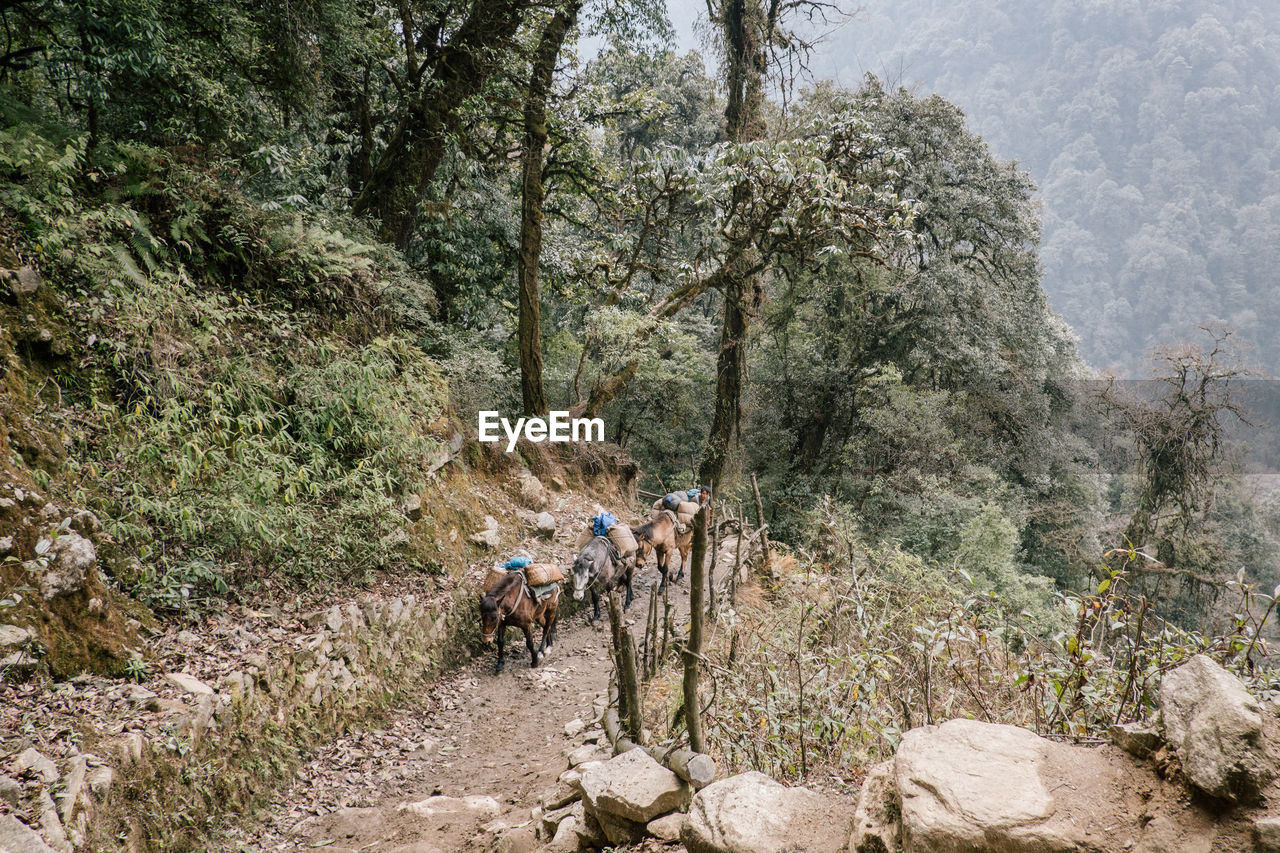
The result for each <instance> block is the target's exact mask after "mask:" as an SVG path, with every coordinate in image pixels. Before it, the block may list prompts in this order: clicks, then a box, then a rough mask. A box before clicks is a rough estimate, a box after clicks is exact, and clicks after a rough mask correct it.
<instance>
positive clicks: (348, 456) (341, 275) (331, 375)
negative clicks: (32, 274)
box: [0, 126, 446, 610]
mask: <svg viewBox="0 0 1280 853" xmlns="http://www.w3.org/2000/svg"><path fill="white" fill-rule="evenodd" d="M7 133H9V137H8V138H9V139H11V140H16V141H17V142H19V143H20V144H16V145H14V146H12V147H8V148H6V149H5V153H4V157H5V158H6V160H5V162H4V164H3V166H4V167H6V171H5V177H6V178H7V180H5V181H2V182H0V200H3V202H4V204H5V205H6V206H7V207H8V209H9V210H10V211H12V212H13V214H15V215H17V216H20V217H21V219H22V222H23V224H24V226H25V228H26V230H27V234H28V238H27V239H28V241H29V243H30V244H31V245H33V246H34V247H38V248H37V251H38V252H41V253H43V254H44V255H45V257H46V261H47V265H48V267H49V269H50V270H53V271H56V279H55V280H57V281H59V287H61V288H62V289H63V290H64V292H65V294H66V295H67V296H68V298H70V299H73V300H74V302H73V305H74V306H76V310H74V311H73V312H72V318H73V322H74V323H75V326H76V332H77V336H78V337H79V339H80V340H81V341H82V342H83V343H80V344H78V347H79V348H80V350H81V371H82V372H81V374H80V375H79V376H78V377H77V378H76V380H75V384H74V386H73V387H75V388H80V389H83V391H82V393H81V394H80V395H79V399H78V402H79V404H80V405H82V406H83V407H84V408H85V410H86V411H88V412H92V413H93V414H92V416H91V420H90V422H91V423H92V424H94V426H95V429H96V432H95V433H94V434H92V435H85V436H83V437H82V438H81V440H82V442H83V444H82V446H81V448H80V452H79V453H77V454H76V455H75V459H74V464H73V467H72V470H71V471H69V472H68V473H75V474H76V475H77V476H78V477H79V481H80V485H79V494H78V496H77V500H78V501H80V502H82V503H83V504H84V505H88V506H94V507H96V508H98V509H99V510H102V511H103V513H102V514H103V516H104V518H105V519H106V523H107V527H108V531H109V532H110V533H111V535H112V536H113V538H114V539H115V540H116V541H117V542H118V543H119V544H120V545H121V546H123V547H124V548H125V549H126V551H127V552H128V553H132V554H136V555H137V556H138V557H139V558H140V559H141V571H140V572H139V573H138V575H137V576H136V577H130V578H122V579H121V580H122V581H124V582H127V583H130V584H132V585H133V587H134V592H135V593H136V594H137V595H138V596H139V597H141V598H142V599H143V600H145V601H148V602H150V603H152V604H154V605H156V606H159V607H161V608H167V609H175V610H190V609H192V608H198V607H202V606H204V605H206V604H208V603H210V602H211V601H213V600H215V599H218V598H222V597H225V596H227V595H230V594H233V591H234V592H235V593H237V594H243V593H245V592H246V591H248V590H250V589H252V588H254V587H255V586H258V585H261V584H262V583H274V584H313V583H316V582H325V581H333V580H337V579H344V580H353V579H356V580H358V579H361V578H364V577H367V576H368V575H369V573H370V572H371V571H374V570H379V569H381V570H386V569H393V568H397V567H402V566H405V565H407V564H408V562H409V559H410V558H409V556H408V554H407V549H406V547H405V546H406V544H407V535H406V532H405V530H404V528H403V524H404V522H403V518H402V517H401V515H400V513H399V511H398V506H399V502H400V497H401V496H402V495H403V494H405V493H406V492H411V491H416V490H420V489H421V487H422V485H423V484H422V482H421V473H420V472H421V470H422V467H423V463H424V461H425V460H426V459H427V458H428V457H430V456H431V455H432V453H433V452H434V451H435V450H436V449H437V448H438V442H437V440H436V439H434V438H431V437H430V436H429V435H428V434H427V432H426V430H427V427H428V425H429V424H430V423H431V421H433V420H434V419H435V418H436V417H437V416H438V415H439V414H440V413H441V411H442V407H443V405H444V400H445V399H446V392H445V386H444V381H443V379H442V378H441V375H440V373H439V371H438V369H437V368H436V367H435V365H434V363H433V362H432V361H431V360H430V359H429V358H428V357H427V356H426V355H425V354H424V353H423V352H422V351H421V350H420V349H419V348H418V347H417V346H416V345H415V343H414V342H412V341H411V340H410V339H408V338H407V336H406V334H405V332H409V333H413V332H414V331H415V330H423V329H425V328H426V327H427V325H429V323H430V321H429V319H428V318H427V317H426V312H427V311H428V310H429V306H430V304H431V292H430V289H429V288H425V287H424V286H423V285H422V283H421V282H420V281H418V280H416V279H415V278H413V277H412V276H411V274H410V273H409V272H408V271H407V269H406V268H405V266H404V264H403V262H401V261H399V260H398V259H396V258H395V257H394V256H392V255H390V254H389V253H388V252H387V250H386V249H384V248H381V247H377V246H373V245H369V244H367V243H365V242H363V241H361V240H358V239H353V238H352V237H350V236H348V234H346V233H343V232H341V231H338V230H336V229H334V228H332V227H331V226H329V225H328V224H327V223H325V222H323V221H321V220H317V219H303V218H300V217H297V216H295V215H291V214H286V213H284V212H268V211H263V210H262V209H261V208H260V207H258V206H256V205H253V204H250V203H248V202H247V200H245V199H244V198H243V196H242V195H240V194H239V193H237V192H236V191H235V189H234V188H233V187H231V186H229V185H228V184H227V183H226V182H225V181H224V180H222V179H221V178H220V177H219V175H218V174H217V173H216V172H214V171H209V170H204V169H199V168H195V167H191V166H186V165H182V164H179V163H175V162H173V161H172V160H170V159H169V158H168V156H167V155H165V154H163V153H161V152H158V151H155V150H153V149H149V148H145V147H142V146H136V145H134V146H121V147H118V148H116V149H114V151H113V152H112V154H111V156H110V157H108V156H106V152H105V151H103V152H100V153H99V158H98V160H97V163H96V165H95V166H94V167H92V169H91V171H90V172H89V178H90V181H91V182H92V183H91V186H93V185H96V188H97V189H98V191H99V192H98V194H97V195H96V196H95V195H91V194H88V193H86V192H84V190H83V189H82V187H81V186H80V185H78V184H76V183H73V180H72V178H73V175H72V171H73V169H76V168H79V167H80V165H81V162H80V159H79V155H78V153H77V152H78V148H77V147H76V146H75V144H74V143H69V144H68V145H67V146H66V147H58V146H55V145H53V144H50V143H48V142H45V141H42V140H43V139H44V138H45V135H44V134H42V133H41V132H40V128H38V127H24V126H19V127H17V128H16V129H14V130H12V131H7ZM401 330H404V331H401Z"/></svg>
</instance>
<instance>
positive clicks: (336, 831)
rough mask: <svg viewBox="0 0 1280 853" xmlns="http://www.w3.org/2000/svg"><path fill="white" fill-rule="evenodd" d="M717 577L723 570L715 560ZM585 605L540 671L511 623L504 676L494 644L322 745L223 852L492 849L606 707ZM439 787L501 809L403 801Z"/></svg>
mask: <svg viewBox="0 0 1280 853" xmlns="http://www.w3.org/2000/svg"><path fill="white" fill-rule="evenodd" d="M723 554H724V552H722V556H723ZM716 574H717V576H718V577H723V576H724V575H725V572H724V571H723V570H720V569H719V568H718V570H717V572H716ZM657 579H658V577H657V570H656V569H655V568H654V567H653V566H652V564H651V565H650V566H649V568H648V570H647V571H645V572H642V573H641V574H640V575H639V576H638V577H637V579H636V583H635V592H636V598H635V603H634V604H633V605H632V607H631V609H630V610H629V611H628V613H627V618H628V621H630V622H632V623H633V624H635V629H634V630H635V633H636V635H637V640H638V639H639V635H640V634H641V633H642V632H643V622H644V614H645V608H646V604H647V602H648V600H649V589H650V587H651V586H653V585H654V584H655V583H656V582H657ZM670 597H671V602H672V604H673V606H675V607H676V609H677V613H678V614H679V616H678V617H677V621H678V622H679V621H680V620H681V619H684V618H687V614H688V602H689V589H688V579H687V578H686V579H685V580H684V581H682V582H680V583H673V584H672V587H671V594H670ZM602 610H603V605H602ZM588 612H589V607H587V608H584V609H583V610H581V611H579V612H578V613H576V614H574V615H572V616H568V617H564V618H563V619H562V621H561V623H560V630H559V637H558V640H557V642H556V644H555V647H554V648H553V649H552V650H551V651H550V652H549V653H548V654H547V656H546V658H545V661H544V662H543V663H541V664H540V665H539V666H538V667H537V668H536V669H531V668H530V667H529V658H528V655H527V653H526V651H525V648H524V642H523V638H522V637H520V635H519V632H518V631H515V630H511V631H510V633H509V634H508V643H507V668H506V671H505V672H503V673H502V674H501V675H495V674H494V671H493V669H494V666H493V664H494V657H493V653H492V652H487V653H486V654H485V655H484V656H482V657H480V658H477V659H476V660H474V661H473V662H472V663H470V664H469V665H467V666H466V667H464V668H462V669H461V670H459V671H457V672H454V673H452V674H451V675H449V676H447V677H445V678H444V679H443V680H442V681H441V682H440V683H438V684H437V685H436V687H435V689H434V690H433V691H432V693H431V695H429V696H426V697H423V699H422V701H421V702H420V703H418V704H417V705H416V706H415V707H409V708H403V709H399V710H397V711H396V712H395V713H394V714H392V715H391V717H390V718H389V720H388V721H387V723H386V725H385V727H384V728H382V729H378V730H373V731H365V732H361V733H356V734H352V735H349V736H346V737H343V738H341V739H339V740H338V741H336V742H335V743H334V744H332V745H331V746H328V747H326V748H324V749H322V750H321V751H320V752H319V753H318V754H317V755H316V756H315V757H314V758H313V760H312V761H311V762H310V763H308V764H307V765H306V766H304V767H303V768H302V769H301V770H299V772H298V774H297V778H296V779H295V780H294V782H293V783H292V784H291V785H290V786H289V787H288V788H287V789H285V790H283V791H281V792H280V794H279V795H278V796H277V797H276V799H275V800H274V801H273V803H272V805H271V807H270V809H269V814H268V815H267V816H266V818H265V820H264V821H263V823H262V824H261V825H260V826H258V827H256V828H254V829H251V830H247V831H246V830H233V831H232V833H231V834H230V835H229V836H228V837H227V839H226V841H225V844H224V848H223V849H225V850H245V851H254V853H266V851H301V850H315V849H320V850H325V851H330V853H344V852H345V851H362V853H436V852H437V851H439V853H451V851H467V850H475V851H479V850H488V849H492V847H493V844H494V841H495V838H496V836H495V833H494V832H493V831H486V830H485V828H484V827H485V825H486V824H490V825H491V827H492V828H493V829H495V830H497V829H500V828H502V827H514V826H519V825H521V824H524V823H527V822H528V821H529V819H530V818H529V810H530V809H531V808H532V807H533V806H535V805H537V804H538V799H539V797H540V796H541V795H542V794H543V793H544V792H545V791H546V790H548V789H550V788H552V787H553V786H554V784H555V782H556V779H557V778H558V777H559V776H560V774H561V773H563V772H564V770H565V769H566V768H567V767H568V763H567V755H568V752H569V751H571V750H573V749H575V748H578V747H580V746H581V745H582V743H583V736H582V734H576V735H575V736H570V735H567V734H566V730H565V727H566V724H568V723H570V722H571V721H573V720H574V719H575V718H577V719H579V720H581V721H582V722H583V723H584V724H586V725H585V728H588V729H589V728H591V725H590V723H591V721H592V720H593V719H595V718H596V717H597V716H598V713H597V712H596V711H595V710H593V704H594V703H597V702H599V701H602V700H601V698H600V697H602V696H603V694H604V692H605V690H606V689H607V687H608V678H609V672H610V669H611V664H610V662H609V656H608V652H607V643H608V632H607V630H606V627H607V625H608V619H607V617H606V618H605V619H602V620H601V623H599V624H598V625H596V626H591V625H588V624H587V619H586V616H587V613H588ZM574 726H575V727H576V726H577V724H576V723H575V724H574ZM433 795H442V796H446V797H452V798H464V797H468V796H480V797H485V796H487V797H492V798H493V799H494V800H496V801H497V804H498V810H497V813H496V814H495V813H494V811H493V810H492V808H490V809H488V810H486V809H484V808H476V809H468V810H461V811H459V810H456V809H453V810H449V809H446V810H443V811H432V810H429V809H428V808H426V807H423V806H419V807H418V808H417V810H413V809H408V808H406V806H407V805H408V804H413V803H421V802H422V801H424V800H426V799H427V798H428V797H431V796H433ZM438 802H443V801H438ZM476 805H477V806H479V805H481V804H480V803H477V804H476ZM495 821H496V822H495ZM491 822H492V823H491Z"/></svg>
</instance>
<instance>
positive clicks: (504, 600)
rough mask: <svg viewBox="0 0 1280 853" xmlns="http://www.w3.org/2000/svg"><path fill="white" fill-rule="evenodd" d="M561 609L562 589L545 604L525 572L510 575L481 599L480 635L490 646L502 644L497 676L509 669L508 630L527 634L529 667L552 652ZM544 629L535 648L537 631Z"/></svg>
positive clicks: (549, 597)
mask: <svg viewBox="0 0 1280 853" xmlns="http://www.w3.org/2000/svg"><path fill="white" fill-rule="evenodd" d="M559 608H560V588H559V587H556V589H555V591H554V592H552V593H551V595H549V596H547V597H546V598H544V599H543V600H542V601H537V600H535V599H534V597H533V593H532V591H530V589H529V586H528V584H526V583H525V578H524V574H523V573H522V572H518V571H516V572H507V576H506V577H504V578H503V579H502V580H500V581H498V582H497V583H496V584H494V586H493V589H491V590H489V591H488V592H487V593H485V595H484V597H483V598H482V599H480V635H481V638H482V639H483V640H484V641H485V642H486V643H492V642H494V641H495V640H496V641H497V644H498V665H497V669H496V671H497V672H502V670H503V669H504V668H505V667H506V664H507V659H506V634H507V628H508V627H509V626H512V625H514V626H515V627H517V628H519V629H520V630H521V631H523V632H524V643H525V646H527V647H528V649H529V657H530V663H529V666H531V667H535V666H537V665H538V660H539V659H540V658H541V657H542V656H543V655H545V654H546V652H547V650H548V649H550V648H551V644H552V643H553V642H555V638H556V614H557V612H558V611H559ZM535 625H541V626H542V642H541V644H539V645H538V646H537V647H536V648H535V647H534V645H533V627H534V626H535Z"/></svg>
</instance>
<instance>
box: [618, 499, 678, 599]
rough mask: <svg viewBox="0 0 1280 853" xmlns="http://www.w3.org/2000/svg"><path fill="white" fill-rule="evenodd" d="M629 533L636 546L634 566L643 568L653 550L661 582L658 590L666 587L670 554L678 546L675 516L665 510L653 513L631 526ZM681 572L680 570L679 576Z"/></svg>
mask: <svg viewBox="0 0 1280 853" xmlns="http://www.w3.org/2000/svg"><path fill="white" fill-rule="evenodd" d="M631 535H632V536H634V537H635V538H636V545H637V546H638V550H637V551H636V568H637V569H640V568H643V567H644V564H645V562H646V561H647V560H648V559H649V552H650V551H652V552H654V553H655V554H656V555H657V558H658V574H660V575H661V576H662V583H661V584H660V585H659V586H658V590H659V591H661V590H664V589H666V588H667V567H668V564H669V563H670V562H671V554H672V552H673V551H675V550H676V549H677V548H679V547H680V546H679V543H678V542H677V538H678V536H679V533H678V531H677V522H676V519H675V516H674V515H673V514H672V513H670V512H668V511H666V510H663V511H662V512H659V513H655V514H654V516H653V518H651V519H649V520H648V521H646V522H645V523H644V524H642V525H640V526H639V527H633V528H631ZM683 574H684V573H683V571H682V572H681V576H683Z"/></svg>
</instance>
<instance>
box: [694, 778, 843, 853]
mask: <svg viewBox="0 0 1280 853" xmlns="http://www.w3.org/2000/svg"><path fill="white" fill-rule="evenodd" d="M853 810H854V809H853V804H852V803H850V802H848V801H846V800H841V799H837V798H834V797H828V796H826V795H824V794H820V793H818V792H816V791H811V790H809V789H808V788H788V787H786V786H784V785H781V784H779V783H777V782H775V781H773V780H772V779H770V778H769V777H768V776H766V775H764V774H763V773H757V772H755V771H751V772H749V773H742V774H739V775H737V776H730V777H729V778H728V779H722V780H720V781H719V782H713V783H711V784H710V785H708V786H707V787H705V788H703V789H702V790H701V791H699V792H698V793H697V794H696V795H695V796H694V798H693V803H692V805H691V806H690V808H689V815H688V818H687V820H686V822H685V825H684V829H683V830H682V831H681V833H680V841H681V842H682V843H683V844H684V846H685V847H686V848H687V849H688V851H689V853H778V851H780V850H804V851H805V852H806V853H837V851H841V850H843V849H844V847H845V842H846V841H847V840H848V838H849V824H850V823H851V822H852V820H853Z"/></svg>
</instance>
